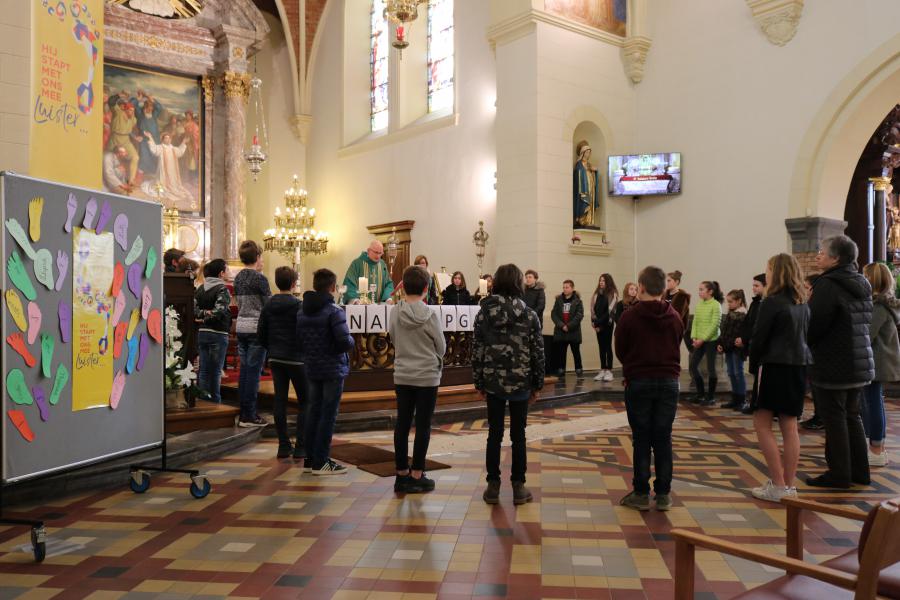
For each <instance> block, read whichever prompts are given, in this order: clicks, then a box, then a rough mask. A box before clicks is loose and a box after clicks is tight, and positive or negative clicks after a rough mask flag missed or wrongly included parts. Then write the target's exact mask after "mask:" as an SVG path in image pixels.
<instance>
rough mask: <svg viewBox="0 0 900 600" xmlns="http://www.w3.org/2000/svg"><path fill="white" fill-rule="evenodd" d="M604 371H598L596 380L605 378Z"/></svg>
mask: <svg viewBox="0 0 900 600" xmlns="http://www.w3.org/2000/svg"><path fill="white" fill-rule="evenodd" d="M604 373H605V372H604V371H598V372H597V376H596V377H594V381H603V378H604V377H605V376H606V375H605V374H604Z"/></svg>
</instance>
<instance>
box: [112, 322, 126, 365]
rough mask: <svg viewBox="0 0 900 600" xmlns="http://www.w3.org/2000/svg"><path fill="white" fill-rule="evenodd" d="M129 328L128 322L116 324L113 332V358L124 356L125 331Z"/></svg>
mask: <svg viewBox="0 0 900 600" xmlns="http://www.w3.org/2000/svg"><path fill="white" fill-rule="evenodd" d="M127 329H128V325H127V324H126V323H119V324H118V325H116V329H115V332H114V333H113V358H114V359H118V358H119V357H120V356H122V343H123V342H124V341H125V331H126V330H127Z"/></svg>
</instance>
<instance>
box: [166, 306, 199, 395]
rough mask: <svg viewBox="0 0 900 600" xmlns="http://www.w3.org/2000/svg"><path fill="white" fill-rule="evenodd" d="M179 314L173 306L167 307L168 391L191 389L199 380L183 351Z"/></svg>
mask: <svg viewBox="0 0 900 600" xmlns="http://www.w3.org/2000/svg"><path fill="white" fill-rule="evenodd" d="M178 320H179V316H178V312H177V311H176V310H175V308H174V307H172V306H167V307H166V330H165V331H166V390H167V391H169V390H179V389H182V388H186V387H190V386H191V385H193V383H194V381H195V380H196V379H197V374H196V373H195V372H194V365H192V364H191V363H190V362H188V361H186V360H185V359H184V356H182V354H181V350H182V348H183V347H184V344H183V343H182V342H181V336H182V333H181V329H179V327H178Z"/></svg>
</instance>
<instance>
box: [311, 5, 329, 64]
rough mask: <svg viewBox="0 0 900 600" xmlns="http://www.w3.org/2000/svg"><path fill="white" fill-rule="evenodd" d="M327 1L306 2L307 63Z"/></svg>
mask: <svg viewBox="0 0 900 600" xmlns="http://www.w3.org/2000/svg"><path fill="white" fill-rule="evenodd" d="M326 2H328V0H306V60H307V63H308V62H309V59H310V54H311V53H312V45H313V40H315V39H316V31H317V30H318V29H319V23H320V22H321V21H322V14H323V13H324V12H325V3H326Z"/></svg>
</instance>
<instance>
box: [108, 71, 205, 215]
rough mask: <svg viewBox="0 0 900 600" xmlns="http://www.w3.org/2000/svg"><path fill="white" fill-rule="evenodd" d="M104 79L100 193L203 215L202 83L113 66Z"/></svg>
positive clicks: (154, 72)
mask: <svg viewBox="0 0 900 600" xmlns="http://www.w3.org/2000/svg"><path fill="white" fill-rule="evenodd" d="M103 77H104V86H103V189H104V190H105V191H107V192H112V193H115V194H124V195H126V196H131V197H133V198H141V199H144V200H155V201H159V202H162V203H163V204H164V205H166V206H174V207H175V208H177V209H178V210H179V211H180V212H185V213H193V214H197V215H202V214H203V211H204V206H203V186H204V168H205V164H204V160H203V135H204V131H203V117H202V115H203V101H202V92H201V87H200V79H199V78H198V77H186V76H178V75H172V74H169V73H163V72H160V71H150V70H146V69H138V68H135V67H130V66H125V65H119V64H112V63H107V64H105V65H104V69H103Z"/></svg>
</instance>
